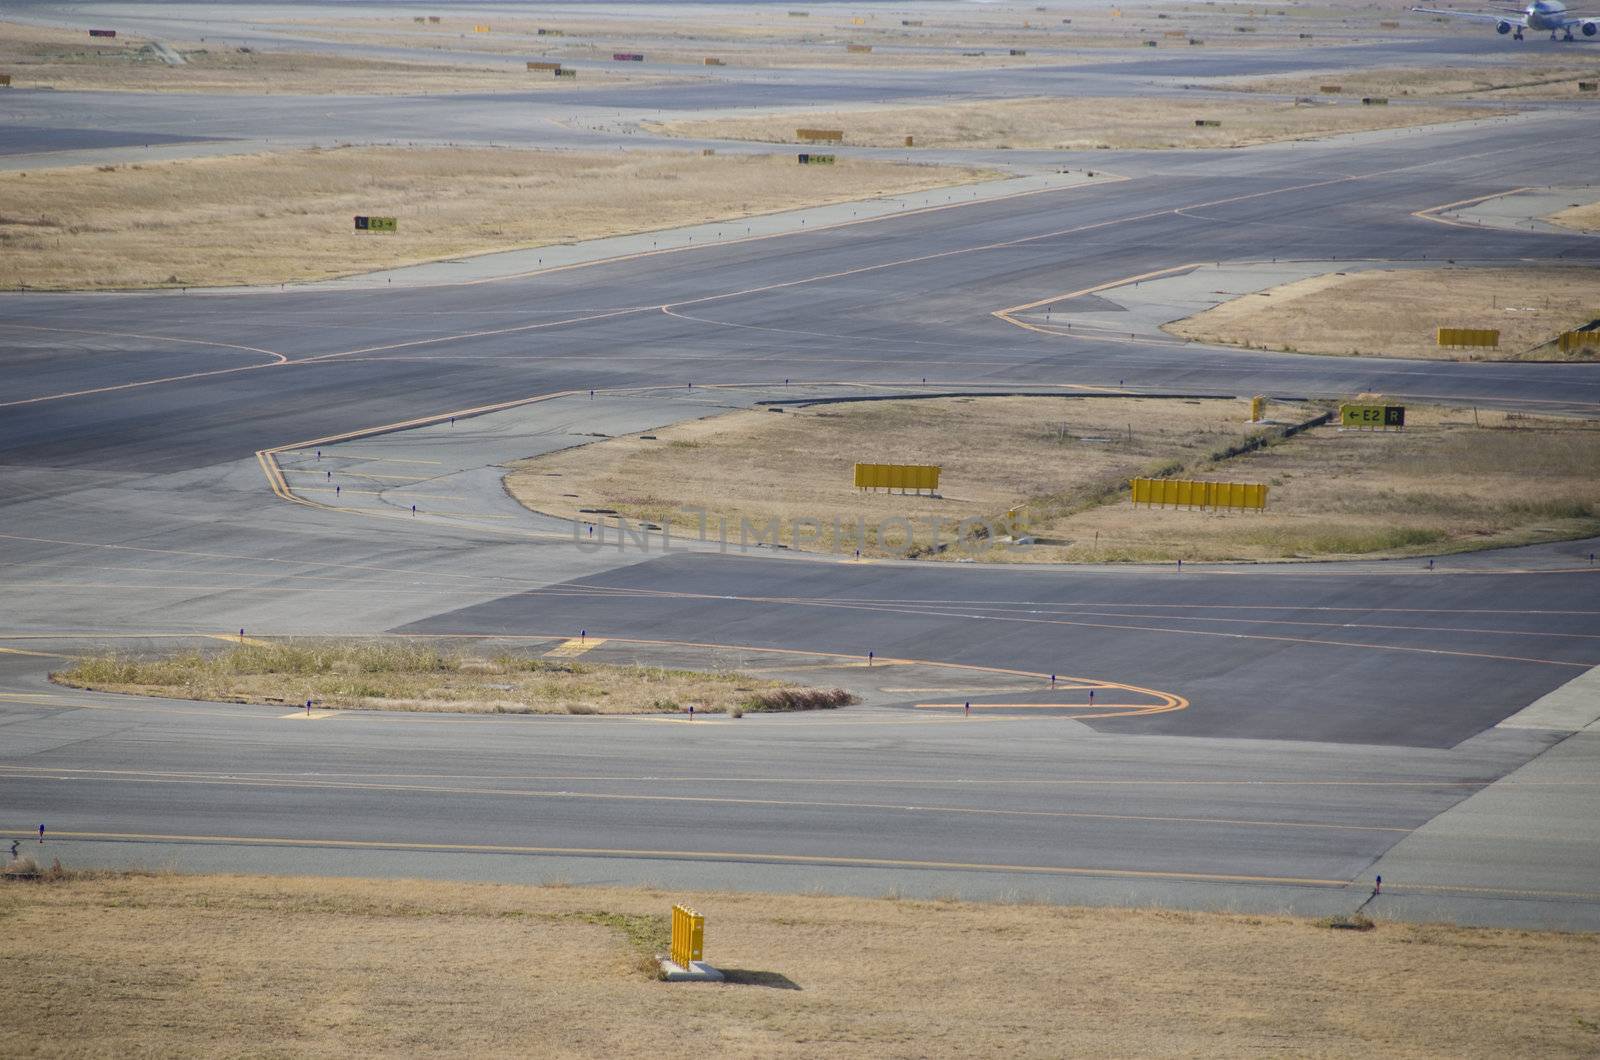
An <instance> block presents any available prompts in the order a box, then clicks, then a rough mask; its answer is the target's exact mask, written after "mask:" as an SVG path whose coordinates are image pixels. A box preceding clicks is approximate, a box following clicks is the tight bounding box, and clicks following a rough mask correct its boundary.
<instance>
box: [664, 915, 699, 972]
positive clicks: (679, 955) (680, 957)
mask: <svg viewBox="0 0 1600 1060" xmlns="http://www.w3.org/2000/svg"><path fill="white" fill-rule="evenodd" d="M705 938H706V918H705V917H704V916H701V915H700V914H699V913H696V912H695V911H694V910H693V909H690V908H689V907H688V906H682V905H675V906H673V907H672V963H673V964H676V965H677V966H678V967H679V968H683V969H685V970H687V969H688V967H689V964H690V962H691V961H698V960H699V959H700V958H701V957H702V956H704V953H705Z"/></svg>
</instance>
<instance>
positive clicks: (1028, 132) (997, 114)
mask: <svg viewBox="0 0 1600 1060" xmlns="http://www.w3.org/2000/svg"><path fill="white" fill-rule="evenodd" d="M1496 113H1499V112H1498V111H1492V110H1486V109H1462V108H1443V107H1413V106H1407V107H1363V106H1360V105H1331V104H1330V105H1318V106H1301V105H1299V104H1296V103H1278V102H1266V101H1254V100H1190V99H1132V98H1116V99H1090V98H1073V99H1049V98H1039V99H1018V100H1003V101H990V102H981V103H954V104H949V105H945V106H938V107H916V106H905V107H884V108H880V109H872V110H852V111H837V112H830V113H823V112H799V113H791V114H769V115H762V116H760V117H747V118H718V119H713V120H707V121H674V122H663V123H659V124H657V125H656V126H655V127H656V128H658V129H659V131H661V132H664V133H667V134H669V135H672V136H690V137H696V138H709V139H725V140H761V141H766V142H772V143H793V142H796V141H795V129H796V128H825V129H843V130H844V133H845V139H844V142H845V143H846V144H853V145H858V146H867V147H899V146H901V145H902V144H903V143H904V141H905V138H906V137H907V136H914V137H915V138H916V143H917V146H919V147H946V148H951V147H954V148H1019V149H1020V148H1028V149H1044V150H1062V151H1083V150H1091V149H1094V148H1113V149H1119V150H1120V149H1152V148H1221V147H1244V146H1247V145H1250V144H1261V143H1272V142H1276V141H1280V140H1309V139H1315V138H1317V137H1323V136H1331V135H1334V134H1336V133H1348V132H1361V131H1364V130H1370V129H1392V128H1400V127H1404V126H1412V125H1431V124H1435V123H1437V122H1446V121H1464V120H1466V119H1469V118H1482V117H1487V116H1489V115H1491V114H1496ZM1201 119H1204V120H1217V121H1221V122H1222V125H1221V126H1220V127H1216V128H1213V127H1206V128H1199V127H1196V125H1195V121H1196V120H1201Z"/></svg>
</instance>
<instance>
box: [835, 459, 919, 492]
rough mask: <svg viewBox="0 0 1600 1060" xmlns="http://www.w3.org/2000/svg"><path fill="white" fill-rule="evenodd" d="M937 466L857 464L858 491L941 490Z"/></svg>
mask: <svg viewBox="0 0 1600 1060" xmlns="http://www.w3.org/2000/svg"><path fill="white" fill-rule="evenodd" d="M939 471H940V468H939V466H938V465H937V464H857V465H856V489H861V490H878V489H881V490H916V491H918V492H919V493H920V492H921V491H922V490H928V491H930V492H931V491H933V490H936V489H938V488H939Z"/></svg>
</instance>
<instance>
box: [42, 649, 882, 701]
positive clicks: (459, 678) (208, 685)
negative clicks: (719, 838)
mask: <svg viewBox="0 0 1600 1060" xmlns="http://www.w3.org/2000/svg"><path fill="white" fill-rule="evenodd" d="M50 677H51V680H53V681H55V682H56V683H57V684H61V685H67V686H69V687H72V688H84V689H88V690H90V691H95V692H121V693H127V694H131V695H142V696H159V697H162V698H169V699H193V700H203V701H209V702H232V703H264V704H274V705H288V706H295V705H301V704H304V703H305V701H306V700H307V699H310V700H312V701H313V703H314V704H315V705H316V707H317V708H319V709H322V710H328V709H338V710H399V711H428V712H440V713H455V714H660V713H678V712H681V711H685V710H687V709H689V706H690V705H691V704H693V706H694V709H695V710H696V711H698V712H703V713H710V714H722V713H732V714H735V715H738V714H743V713H745V712H770V711H795V710H818V709H826V708H831V707H840V706H845V705H847V704H850V703H853V702H856V698H855V697H854V696H853V695H851V694H850V693H849V692H846V691H845V690H843V689H820V688H806V687H802V686H798V685H794V684H791V683H788V682H784V681H777V680H772V679H770V678H759V677H753V676H751V675H748V674H743V673H738V672H732V671H719V672H711V673H705V672H701V671H697V670H683V669H673V668H668V667H662V666H641V665H614V664H606V663H590V662H582V663H580V662H574V661H570V660H567V659H551V658H541V657H533V656H528V655H518V654H510V653H506V654H500V655H496V656H493V657H482V656H475V655H470V654H466V653H463V652H453V651H444V650H441V649H439V648H435V647H430V646H427V645H422V644H413V643H399V644H385V643H376V644H374V643H365V642H352V641H295V640H291V641H283V642H271V643H259V642H258V643H247V644H242V645H239V646H237V647H234V648H231V649H229V650H227V651H224V652H212V653H206V652H200V651H185V652H179V653H177V654H173V655H167V656H163V657H159V658H136V657H133V656H129V655H94V656H87V657H84V658H81V659H78V660H75V661H74V662H73V664H72V665H71V666H69V667H67V668H66V669H64V670H60V671H57V672H56V673H53V674H51V675H50Z"/></svg>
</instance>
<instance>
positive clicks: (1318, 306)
mask: <svg viewBox="0 0 1600 1060" xmlns="http://www.w3.org/2000/svg"><path fill="white" fill-rule="evenodd" d="M1597 317H1600V269H1593V268H1561V267H1543V268H1538V267H1530V268H1443V269H1366V270H1363V271H1360V272H1351V273H1329V274H1326V275H1323V276H1313V277H1311V278H1310V279H1305V280H1298V281H1296V282H1294V283H1287V284H1284V285H1283V286H1281V287H1274V288H1272V289H1271V290H1270V291H1265V292H1261V293H1258V294H1247V295H1243V296H1241V297H1239V298H1235V299H1233V300H1232V301H1228V302H1223V303H1222V304H1221V305H1219V306H1216V307H1214V308H1212V309H1208V310H1206V311H1205V312H1203V313H1199V314H1196V315H1195V316H1192V317H1188V318H1187V319H1184V320H1180V321H1175V322H1174V323H1171V324H1168V325H1166V326H1165V327H1166V330H1167V331H1170V332H1172V333H1173V334H1174V335H1182V336H1183V337H1185V338H1190V339H1196V340H1199V341H1201V342H1211V343H1227V344H1229V345H1234V346H1246V347H1251V348H1254V349H1266V350H1283V351H1287V352H1293V353H1317V354H1334V355H1340V356H1363V357H1420V358H1426V359H1430V360H1479V359H1495V360H1526V359H1535V360H1560V359H1571V360H1593V359H1594V357H1595V353H1594V351H1592V350H1591V351H1589V352H1587V353H1585V352H1581V351H1579V352H1573V353H1570V354H1563V353H1561V352H1560V351H1559V350H1556V349H1554V348H1553V347H1551V346H1550V345H1549V344H1550V343H1551V342H1553V341H1554V339H1555V338H1556V336H1557V335H1559V334H1560V333H1561V332H1563V331H1566V330H1568V329H1570V328H1575V327H1578V326H1580V325H1583V324H1587V323H1589V322H1590V321H1591V320H1594V319H1595V318H1597ZM1440 327H1461V328H1497V329H1499V331H1500V346H1499V348H1498V349H1473V350H1464V349H1450V348H1444V347H1440V346H1439V345H1438V342H1437V341H1436V340H1437V337H1438V335H1437V330H1436V329H1437V328H1440Z"/></svg>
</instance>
